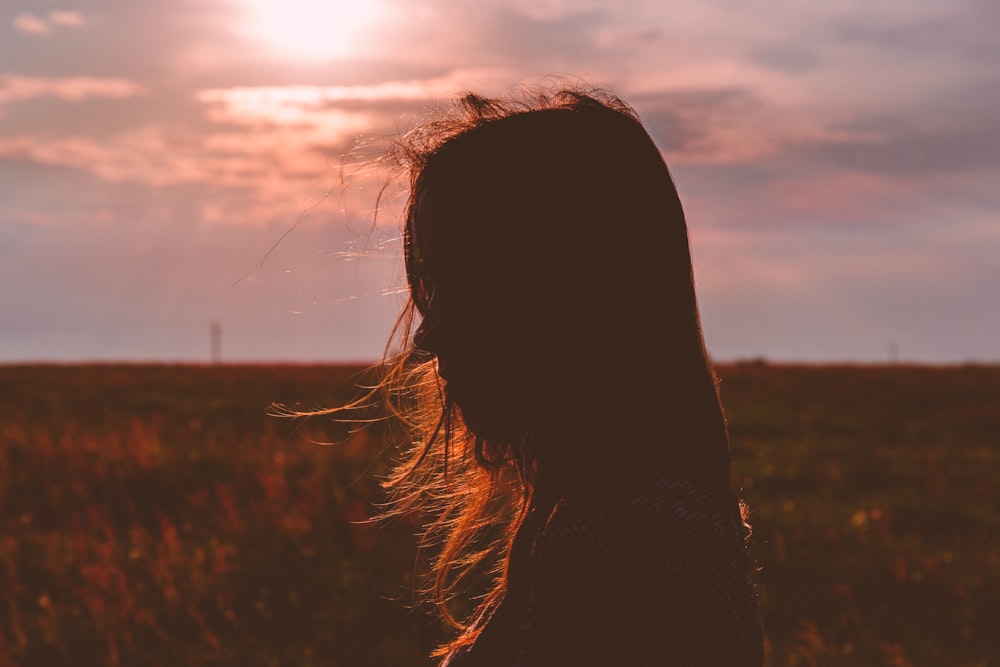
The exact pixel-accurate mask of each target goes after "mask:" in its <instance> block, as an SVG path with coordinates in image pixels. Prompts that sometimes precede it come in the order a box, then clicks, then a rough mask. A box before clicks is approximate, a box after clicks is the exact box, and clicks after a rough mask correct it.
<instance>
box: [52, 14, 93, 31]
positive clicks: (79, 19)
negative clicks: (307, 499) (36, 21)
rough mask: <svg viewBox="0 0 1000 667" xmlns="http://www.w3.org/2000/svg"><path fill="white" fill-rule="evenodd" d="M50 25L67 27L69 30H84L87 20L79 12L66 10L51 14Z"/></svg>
mask: <svg viewBox="0 0 1000 667" xmlns="http://www.w3.org/2000/svg"><path fill="white" fill-rule="evenodd" d="M48 18H49V23H50V24H52V25H59V26H66V27H67V28H82V27H83V26H84V25H86V24H87V21H86V19H84V18H83V15H82V14H80V13H79V12H70V11H66V10H62V11H53V12H49V16H48Z"/></svg>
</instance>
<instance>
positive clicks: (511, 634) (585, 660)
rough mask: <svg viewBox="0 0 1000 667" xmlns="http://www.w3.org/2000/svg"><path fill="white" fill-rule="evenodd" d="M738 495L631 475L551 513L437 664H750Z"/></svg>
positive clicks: (755, 645) (751, 631) (750, 600)
mask: <svg viewBox="0 0 1000 667" xmlns="http://www.w3.org/2000/svg"><path fill="white" fill-rule="evenodd" d="M744 536H745V529H744V527H743V523H742V520H741V519H740V516H739V510H738V508H737V507H736V502H735V499H734V498H733V497H732V495H731V494H729V493H728V492H726V491H725V490H719V489H714V488H711V487H708V486H706V485H703V484H699V483H695V482H691V481H686V480H675V479H671V478H669V477H668V476H666V475H663V474H659V473H643V474H638V475H630V476H629V477H628V478H627V479H621V480H619V481H618V482H616V483H613V484H611V485H610V487H609V488H607V489H602V493H601V496H600V497H599V498H596V497H595V498H593V499H587V500H585V501H577V502H564V503H563V504H561V505H560V506H558V508H557V509H556V511H555V512H554V513H553V515H552V517H551V519H550V520H549V523H548V525H547V526H546V528H545V529H544V531H543V533H542V535H541V537H540V538H539V541H538V543H537V545H536V547H535V551H534V553H533V554H532V555H531V557H530V559H529V560H528V562H527V563H526V565H525V569H524V573H523V576H521V577H519V578H518V580H517V581H512V582H509V584H508V590H507V593H506V596H505V598H504V600H503V601H502V602H501V603H500V604H499V605H498V606H497V607H496V608H495V609H494V610H493V611H492V613H491V614H489V616H488V618H487V619H486V620H485V626H484V627H483V630H482V633H481V634H480V635H479V637H478V638H477V639H476V641H475V643H474V644H472V645H470V646H467V647H464V648H463V649H460V650H458V651H455V652H453V653H452V654H451V655H449V656H448V657H447V658H446V659H445V661H444V663H443V664H444V665H445V666H446V667H485V666H492V665H495V666H498V667H499V666H502V667H543V666H544V667H550V666H553V665H574V666H577V665H583V666H587V665H594V666H597V665H602V666H603V665H625V666H628V667H640V666H642V665H663V666H666V667H694V666H705V667H708V666H711V667H735V666H740V667H744V666H746V667H759V665H760V664H761V662H762V660H763V658H762V651H763V640H762V635H761V625H760V617H759V614H758V610H757V598H756V594H755V592H754V586H753V582H752V580H751V570H750V565H749V561H748V558H747V553H746V548H745V546H744Z"/></svg>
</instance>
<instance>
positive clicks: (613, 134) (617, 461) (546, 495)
mask: <svg viewBox="0 0 1000 667" xmlns="http://www.w3.org/2000/svg"><path fill="white" fill-rule="evenodd" d="M393 156H394V157H395V158H396V159H397V160H399V161H400V162H401V164H402V166H403V168H404V169H406V170H407V171H408V173H409V176H410V186H411V188H410V198H409V201H408V205H407V209H406V216H405V229H404V242H405V252H406V270H407V278H408V281H409V286H410V293H411V300H410V302H409V303H408V306H407V309H406V310H405V311H404V313H403V316H402V317H401V319H400V323H401V326H402V329H401V330H402V332H403V341H404V343H405V345H404V353H403V354H402V355H401V356H400V357H399V358H398V361H399V363H397V364H394V365H390V366H389V374H388V375H387V376H386V378H385V380H384V382H383V383H382V385H381V386H382V387H383V388H385V389H387V390H389V393H390V398H391V397H392V396H396V397H397V398H398V397H400V396H401V397H402V398H403V400H402V403H403V406H402V408H401V409H400V412H401V414H402V416H404V418H408V422H409V423H410V424H411V425H414V426H415V427H416V430H417V432H418V434H419V437H420V438H421V439H422V443H418V444H417V446H416V447H415V448H414V449H413V450H412V451H411V452H410V455H409V457H408V458H407V460H405V461H404V462H403V463H402V464H401V465H400V466H399V467H398V468H397V469H396V470H395V472H394V474H393V476H392V477H391V478H390V480H389V484H390V485H391V486H393V487H394V488H395V491H396V496H395V498H396V504H395V508H396V511H400V512H402V511H406V510H407V509H410V508H420V509H421V510H424V511H430V512H431V514H432V515H433V516H435V518H434V519H433V520H432V521H431V523H430V525H429V526H428V528H427V533H426V536H425V537H426V539H427V540H428V541H429V542H431V543H436V542H440V545H441V546H440V551H439V552H438V555H437V557H436V560H435V562H434V564H433V565H432V568H431V569H432V570H433V573H434V583H433V584H432V585H431V587H430V588H431V592H432V594H433V597H434V598H435V600H436V601H437V603H438V605H439V607H440V608H441V610H442V611H443V612H444V614H445V616H446V618H449V617H450V616H449V612H448V608H447V607H448V605H447V600H448V599H449V598H450V593H451V592H452V591H453V590H454V587H455V585H457V582H458V581H460V580H462V578H463V577H464V576H465V575H466V574H469V573H477V574H479V575H481V574H483V568H484V567H486V568H487V569H488V566H489V565H490V564H492V565H495V566H496V569H494V570H493V573H494V574H495V575H496V578H495V580H494V584H493V586H492V588H491V589H490V590H489V591H488V592H487V593H486V594H485V596H484V597H483V598H482V601H481V602H480V604H479V607H480V609H481V610H482V609H485V608H487V607H489V606H491V605H492V604H495V603H496V602H497V601H498V600H500V599H501V598H502V596H503V592H504V590H505V588H506V585H507V581H508V578H509V577H511V576H515V575H513V574H512V572H515V571H516V570H517V568H518V567H519V565H518V564H519V563H523V562H524V559H525V557H526V554H527V553H529V552H530V550H531V549H532V545H533V540H534V538H535V537H537V535H538V534H539V531H540V530H541V526H542V525H543V523H544V519H545V517H547V516H548V513H549V511H551V510H552V508H553V507H554V506H555V504H556V503H558V502H559V501H561V500H562V499H565V498H569V497H571V496H573V495H576V494H591V493H598V494H599V493H600V492H601V491H600V489H601V487H602V481H603V480H604V479H605V478H606V476H607V475H608V474H609V472H610V473H612V474H613V472H614V471H615V470H617V469H618V468H620V467H622V466H634V465H643V466H645V465H656V466H660V467H661V468H662V467H670V468H671V469H672V470H675V471H676V473H677V474H679V475H687V476H698V477H700V478H701V479H703V480H706V481H710V482H712V483H717V484H722V485H728V483H729V452H728V441H727V437H726V429H725V423H724V421H723V418H722V412H721V408H720V406H719V401H718V394H717V392H716V388H715V382H714V377H713V374H712V372H711V369H710V367H709V364H708V360H707V359H706V356H705V352H704V347H703V344H702V338H701V330H700V326H699V322H698V313H697V307H696V305H695V296H694V285H693V280H692V276H691V260H690V255H689V250H688V239H687V230H686V224H685V221H684V213H683V211H682V209H681V204H680V201H679V199H678V197H677V192H676V190H675V188H674V184H673V181H672V179H671V177H670V174H669V172H668V170H667V167H666V165H665V164H664V162H663V159H662V157H661V156H660V153H659V151H658V150H657V148H656V146H655V145H654V144H653V141H652V140H651V139H650V137H649V135H648V134H647V133H646V131H645V130H644V129H643V127H642V125H641V124H640V123H639V121H638V118H637V116H636V114H635V112H633V111H632V110H631V109H630V108H629V107H628V106H627V105H625V104H624V103H623V102H621V101H620V100H618V99H617V98H614V97H613V96H611V95H609V94H606V93H603V92H600V91H596V92H595V91H588V92H586V93H584V92H580V91H575V90H570V91H561V92H557V93H554V94H545V93H541V94H537V95H524V96H521V97H520V98H519V99H516V100H512V101H502V100H491V99H485V98H482V97H478V96H475V95H467V96H465V97H464V98H462V99H461V100H460V101H459V103H458V104H457V105H456V107H455V108H454V109H453V110H452V111H451V112H450V113H448V114H446V115H444V116H442V117H440V118H438V119H437V120H432V121H429V122H427V123H425V124H423V125H421V126H420V127H418V128H417V129H415V130H413V131H412V132H410V133H409V134H407V135H406V136H405V137H404V138H403V139H402V140H401V141H400V142H399V144H398V146H397V150H396V151H395V152H394V153H393ZM414 318H419V319H420V326H419V328H418V329H417V330H416V332H415V333H413V336H412V338H411V337H410V330H411V324H412V323H414V321H415V319H414ZM413 362H416V366H414V365H413ZM408 388H411V389H412V388H415V389H416V394H415V395H414V394H413V393H411V392H409V391H408ZM414 397H415V398H416V402H415V403H413V402H412V401H410V400H408V399H409V398H414ZM390 404H392V401H390ZM515 536H517V540H515ZM484 545H485V546H484ZM480 592H481V591H480ZM456 623H458V624H459V625H462V623H460V622H457V621H456ZM474 636H475V631H472V632H469V633H466V634H465V635H463V636H462V637H461V638H460V639H458V640H456V642H455V643H454V645H458V644H462V643H468V642H469V641H472V639H473V637H474Z"/></svg>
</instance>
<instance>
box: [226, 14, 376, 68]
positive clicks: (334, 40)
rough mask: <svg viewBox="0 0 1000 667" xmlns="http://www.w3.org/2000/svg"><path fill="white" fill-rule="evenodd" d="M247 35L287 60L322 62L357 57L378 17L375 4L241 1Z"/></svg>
mask: <svg viewBox="0 0 1000 667" xmlns="http://www.w3.org/2000/svg"><path fill="white" fill-rule="evenodd" d="M240 4H242V5H243V6H244V7H245V9H246V18H247V23H246V25H245V28H244V31H245V32H246V34H247V35H248V36H249V37H250V38H251V39H253V40H254V41H257V42H260V43H262V44H265V45H267V46H269V47H271V48H273V49H275V50H276V51H278V52H280V53H281V54H282V55H284V56H288V57H293V58H299V59H309V60H320V59H325V58H335V57H339V56H345V55H350V54H352V53H355V52H356V51H357V50H358V49H359V48H361V47H362V46H363V41H362V40H363V38H364V33H365V31H366V30H368V29H370V28H371V27H373V26H374V24H375V20H376V19H377V18H378V15H379V3H378V2H377V1H375V0H353V1H350V0H347V1H345V0H240Z"/></svg>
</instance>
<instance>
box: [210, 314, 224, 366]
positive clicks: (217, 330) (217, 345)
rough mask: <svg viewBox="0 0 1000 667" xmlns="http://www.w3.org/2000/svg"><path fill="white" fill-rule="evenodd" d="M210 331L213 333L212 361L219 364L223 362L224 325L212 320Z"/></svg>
mask: <svg viewBox="0 0 1000 667" xmlns="http://www.w3.org/2000/svg"><path fill="white" fill-rule="evenodd" d="M210 331H211V334H212V363H213V364H218V363H221V362H222V325H221V324H219V323H218V322H212V326H211V327H210Z"/></svg>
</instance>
